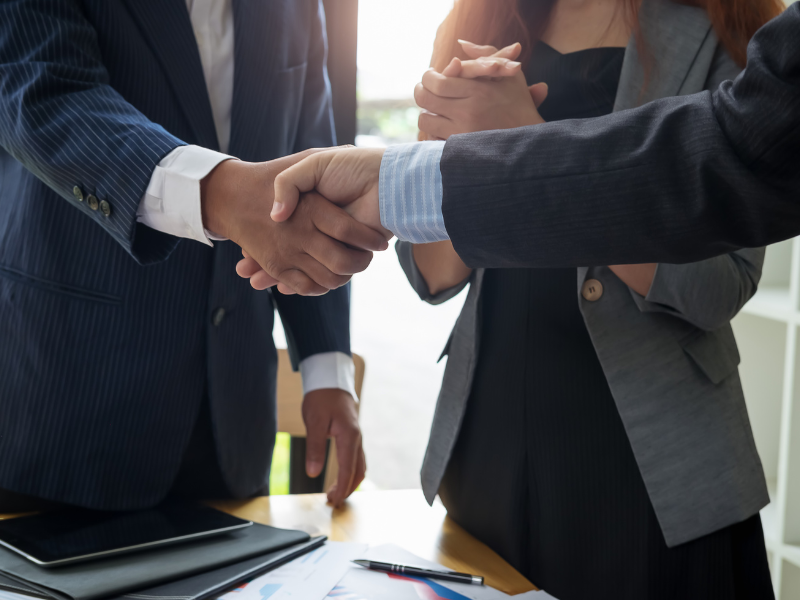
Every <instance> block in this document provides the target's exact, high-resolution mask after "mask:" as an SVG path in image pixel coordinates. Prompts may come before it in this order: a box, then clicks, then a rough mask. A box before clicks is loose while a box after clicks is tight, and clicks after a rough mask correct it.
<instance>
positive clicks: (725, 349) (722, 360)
mask: <svg viewBox="0 0 800 600" xmlns="http://www.w3.org/2000/svg"><path fill="white" fill-rule="evenodd" d="M681 347H682V348H683V349H684V351H685V352H686V354H688V355H689V356H690V357H691V358H692V359H693V360H694V362H695V363H696V364H697V366H698V367H700V369H701V370H702V371H703V373H705V374H706V376H707V377H708V378H709V379H710V380H711V381H712V382H713V383H714V384H718V383H720V382H721V381H723V380H724V379H725V378H726V377H728V376H729V375H730V374H731V373H733V372H734V371H735V370H736V368H737V367H738V366H739V363H740V362H741V360H742V359H741V357H740V356H739V348H738V347H737V345H736V338H735V337H734V336H733V329H731V326H730V325H726V326H725V327H721V328H720V329H717V330H716V331H698V332H697V333H695V334H693V335H690V336H689V337H688V338H686V339H684V340H682V341H681Z"/></svg>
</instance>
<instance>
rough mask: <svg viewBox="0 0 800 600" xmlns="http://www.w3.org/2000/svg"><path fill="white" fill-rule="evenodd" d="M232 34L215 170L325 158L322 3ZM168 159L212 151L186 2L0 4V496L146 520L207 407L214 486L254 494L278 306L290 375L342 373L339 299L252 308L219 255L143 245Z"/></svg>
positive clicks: (270, 11)
mask: <svg viewBox="0 0 800 600" xmlns="http://www.w3.org/2000/svg"><path fill="white" fill-rule="evenodd" d="M234 25H235V32H236V38H235V81H234V93H233V114H232V132H231V143H230V153H231V154H233V155H235V156H237V157H239V158H241V159H243V160H248V161H263V160H268V159H272V158H277V157H280V156H283V155H286V154H289V153H291V152H294V151H299V150H302V149H305V148H308V147H313V146H328V145H331V144H332V143H333V142H334V133H333V118H332V111H331V103H330V90H329V83H328V79H327V74H326V70H325V59H326V38H325V29H324V16H323V12H322V8H321V4H320V3H319V1H318V0H234ZM182 144H197V145H200V146H205V147H208V148H212V149H216V148H217V140H216V133H215V128H214V122H213V118H212V113H211V107H210V104H209V100H208V95H207V92H206V88H205V82H204V78H203V72H202V67H201V63H200V58H199V53H198V49H197V44H196V41H195V38H194V34H193V31H192V27H191V23H190V20H189V16H188V13H187V10H186V5H185V1H184V0H4V1H3V2H0V146H2V149H0V488H4V489H8V490H12V491H15V492H19V493H24V494H31V495H35V496H38V497H43V498H47V499H53V500H59V501H64V502H70V503H74V504H78V505H84V506H90V507H96V508H107V509H131V508H139V507H144V506H147V505H152V504H154V503H156V502H158V501H159V500H160V499H161V498H163V496H164V495H165V494H166V493H167V491H168V490H169V488H170V485H171V483H172V480H173V478H174V476H175V474H176V472H177V469H178V467H179V465H180V462H181V458H182V453H183V451H184V448H185V447H186V445H187V443H188V440H189V436H190V433H191V430H192V427H193V423H194V418H195V415H196V414H197V412H198V409H199V406H200V404H201V401H202V400H203V398H204V395H205V394H206V393H207V394H208V397H209V399H210V402H211V412H212V416H213V422H214V429H215V437H216V441H217V446H218V454H219V459H220V465H221V467H222V471H223V474H224V475H225V478H226V482H227V484H228V486H229V488H230V489H231V492H232V493H234V494H236V495H237V496H246V495H250V494H252V493H254V492H256V491H257V490H259V489H261V488H262V487H264V485H265V482H266V477H267V475H268V472H269V464H270V460H271V456H272V445H273V441H274V432H275V374H276V352H275V347H274V344H273V341H272V327H273V319H274V308H273V302H274V304H275V305H276V306H277V308H278V310H279V312H280V313H281V316H282V319H283V321H284V324H285V327H286V330H287V337H288V338H289V339H290V344H291V346H292V349H293V358H294V360H295V361H297V360H299V359H302V358H305V357H307V356H310V355H312V354H315V353H318V352H327V351H342V352H348V353H349V351H350V339H349V297H348V290H347V289H341V290H338V291H336V292H332V293H330V294H328V295H327V296H324V297H321V298H301V297H286V296H281V295H280V294H274V295H272V294H267V293H260V294H259V293H255V292H254V291H253V290H252V289H251V288H250V287H249V285H248V283H247V282H246V281H244V280H241V279H240V278H239V277H238V276H236V274H235V271H234V265H235V264H236V262H237V260H238V259H239V257H240V253H239V251H238V248H237V247H236V246H235V245H234V244H233V243H231V242H222V243H217V244H216V246H215V248H214V249H211V248H208V247H206V246H204V245H202V244H199V243H196V242H193V241H186V240H184V241H181V240H179V239H178V238H175V237H172V236H168V235H164V234H162V233H159V232H156V231H155V230H152V229H149V228H147V227H145V226H142V225H137V223H136V209H137V206H138V204H139V200H140V199H141V197H142V195H143V194H144V192H145V189H146V188H147V185H148V182H149V179H150V176H151V174H152V172H153V169H154V168H155V166H156V165H157V164H158V162H159V161H160V160H161V158H163V157H164V156H165V155H166V154H168V153H169V152H170V151H171V150H173V149H174V148H175V147H177V146H179V145H182ZM74 186H79V187H81V188H82V189H83V190H84V193H85V194H87V195H88V194H94V195H95V196H96V197H97V198H98V199H99V200H106V201H107V202H108V203H109V205H110V207H111V214H110V216H104V214H103V213H102V211H98V210H92V209H91V208H90V207H89V206H87V202H86V201H84V202H78V201H77V200H76V199H75V197H74V196H73V192H72V190H73V187H74ZM218 308H224V309H225V311H226V313H225V315H226V316H225V318H224V319H223V320H222V322H221V323H219V325H214V324H213V323H212V319H211V315H212V314H214V312H215V311H216V309H218Z"/></svg>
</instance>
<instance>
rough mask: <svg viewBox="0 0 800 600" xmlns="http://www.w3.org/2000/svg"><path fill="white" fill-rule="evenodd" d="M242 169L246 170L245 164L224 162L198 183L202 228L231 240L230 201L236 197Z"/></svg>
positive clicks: (236, 161)
mask: <svg viewBox="0 0 800 600" xmlns="http://www.w3.org/2000/svg"><path fill="white" fill-rule="evenodd" d="M243 167H245V168H246V163H243V162H241V161H239V160H235V159H232V160H226V161H223V162H221V163H220V164H218V165H217V166H216V167H215V168H214V169H213V170H212V171H211V172H210V173H209V174H208V175H206V176H205V177H204V178H203V179H202V180H201V181H200V209H201V211H202V215H203V227H204V228H205V229H206V230H208V231H213V232H214V233H215V234H217V235H219V236H221V237H224V238H228V239H233V236H232V235H231V233H232V232H231V224H230V219H231V217H232V216H233V213H234V212H235V211H233V210H232V207H231V200H233V199H234V198H235V197H236V196H237V193H236V192H237V191H236V188H237V187H238V186H240V185H241V180H242V177H241V175H242V168H243Z"/></svg>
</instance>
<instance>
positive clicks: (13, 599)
mask: <svg viewBox="0 0 800 600" xmlns="http://www.w3.org/2000/svg"><path fill="white" fill-rule="evenodd" d="M0 600H31V596H23V595H21V594H14V593H13V592H6V591H4V590H0Z"/></svg>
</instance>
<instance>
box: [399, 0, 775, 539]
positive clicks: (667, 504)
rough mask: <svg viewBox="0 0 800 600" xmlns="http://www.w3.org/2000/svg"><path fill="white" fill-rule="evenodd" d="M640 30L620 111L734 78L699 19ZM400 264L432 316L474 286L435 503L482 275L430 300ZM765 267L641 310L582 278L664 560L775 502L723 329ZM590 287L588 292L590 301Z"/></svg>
mask: <svg viewBox="0 0 800 600" xmlns="http://www.w3.org/2000/svg"><path fill="white" fill-rule="evenodd" d="M640 22H641V26H642V31H643V34H644V37H645V40H646V41H647V45H648V48H649V52H650V56H651V60H652V62H651V63H650V68H651V73H650V76H649V83H648V86H647V88H646V89H645V91H644V92H643V91H642V88H643V83H644V81H645V75H644V68H643V62H644V61H643V60H641V59H640V56H639V53H638V51H637V48H636V42H635V40H633V39H632V40H631V42H630V43H629V44H628V47H627V49H626V52H625V59H624V62H623V67H622V74H621V79H620V83H619V88H618V90H617V98H616V102H615V107H614V110H615V111H618V110H624V109H626V108H631V107H635V106H638V105H640V104H643V103H645V102H648V101H650V100H653V99H656V98H661V97H667V96H675V95H683V94H691V93H695V92H698V91H702V90H706V89H716V88H717V86H718V85H719V83H720V82H721V81H724V80H726V79H732V78H734V77H735V76H736V75H737V74H738V73H739V68H738V67H737V66H736V64H735V63H734V62H733V61H732V60H731V59H730V57H729V56H728V55H727V54H726V52H725V51H724V50H723V49H722V48H721V46H720V45H719V43H718V40H717V38H716V36H715V34H714V32H713V30H712V28H711V25H710V22H709V19H708V17H707V15H706V13H705V11H703V10H702V9H698V8H693V7H688V6H685V5H680V4H676V3H673V2H670V1H669V0H645V1H644V2H643V4H642V8H641V12H640ZM622 176H624V175H622ZM397 253H398V256H399V258H400V263H401V264H402V266H403V269H404V271H405V273H406V275H407V277H408V279H409V281H410V282H411V284H412V286H413V287H414V289H415V290H416V291H417V293H418V294H419V296H420V297H421V298H422V299H423V300H426V301H427V302H430V303H431V304H439V303H441V302H445V301H446V300H449V299H450V298H452V297H453V296H455V295H456V294H457V293H458V292H460V291H461V290H462V289H463V288H464V287H465V286H466V285H467V283H469V285H470V289H469V293H468V295H467V299H466V302H465V304H464V308H463V310H462V312H461V315H460V316H459V318H458V320H457V322H456V325H455V327H454V328H453V332H452V334H451V335H450V340H449V341H448V343H447V346H446V347H445V350H444V352H443V353H442V356H444V355H445V354H449V359H448V363H447V368H446V370H445V374H444V380H443V382H442V389H441V392H440V394H439V400H438V403H437V406H436V412H435V415H434V420H433V426H432V429H431V436H430V440H429V442H428V449H427V452H426V455H425V460H424V463H423V466H422V473H421V475H422V487H423V491H424V493H425V497H426V498H427V500H428V501H429V502H432V501H433V499H434V497H435V496H436V493H437V491H438V489H439V485H440V483H441V480H442V476H443V474H444V471H445V468H446V467H447V463H448V461H449V459H450V455H451V453H452V450H453V446H454V444H455V441H456V437H457V436H458V431H459V427H460V425H461V420H462V417H463V415H464V410H465V407H466V402H467V399H468V397H469V393H470V388H471V385H472V379H473V375H474V370H475V364H476V362H477V359H478V348H479V343H478V342H479V341H478V336H479V332H480V311H479V306H480V296H481V287H482V282H483V273H484V271H483V270H482V269H477V270H475V271H473V273H472V275H471V276H470V278H469V279H468V280H467V281H465V282H464V283H463V284H461V285H459V286H456V287H454V288H452V289H450V290H446V291H445V292H442V293H440V294H437V295H435V296H434V295H431V294H430V292H429V291H428V287H427V285H426V284H425V281H424V280H423V278H422V276H421V274H420V272H419V270H418V268H417V266H416V263H415V262H414V259H413V254H412V246H411V245H410V244H408V243H405V242H398V244H397ZM763 260H764V249H763V248H760V249H747V250H740V251H738V252H734V253H731V254H727V255H723V256H719V257H717V258H712V259H709V260H705V261H702V262H697V263H691V264H683V265H674V264H660V265H659V266H658V268H657V270H656V274H655V278H654V280H653V284H652V287H651V289H650V292H649V294H648V295H647V297H646V298H644V297H642V296H640V295H638V294H637V293H636V292H634V291H632V290H630V289H629V288H628V287H627V286H626V285H625V284H624V283H622V281H621V280H620V279H618V278H617V277H616V276H615V275H614V274H613V273H612V272H611V270H610V269H608V267H602V266H601V267H581V268H579V269H578V281H577V294H578V302H579V304H580V309H581V312H582V314H583V318H584V321H585V323H586V327H587V329H588V331H589V334H590V336H591V338H592V342H593V343H594V346H595V350H596V351H597V354H598V357H599V359H600V362H601V364H602V366H603V370H604V372H605V375H606V378H607V380H608V384H609V387H610V388H611V392H612V394H613V396H614V400H615V402H616V404H617V408H618V410H619V413H620V416H621V417H622V421H623V424H624V426H625V430H626V432H627V434H628V439H629V440H630V443H631V446H632V448H633V452H634V455H635V457H636V461H637V463H638V465H639V470H640V472H641V474H642V478H643V479H644V483H645V486H646V488H647V491H648V494H649V497H650V500H651V502H652V503H653V508H654V509H655V513H656V516H657V517H658V521H659V524H660V525H661V529H662V532H663V534H664V537H665V539H666V542H667V544H668V546H670V547H672V546H676V545H678V544H681V543H684V542H687V541H690V540H693V539H696V538H698V537H701V536H703V535H706V534H708V533H711V532H713V531H716V530H718V529H721V528H723V527H726V526H728V525H731V524H733V523H737V522H740V521H742V520H744V519H746V518H748V517H750V516H752V515H753V514H755V513H757V512H758V511H759V510H760V509H761V508H762V507H763V506H765V505H766V504H767V503H768V502H769V496H768V495H767V487H766V481H765V479H764V473H763V469H762V466H761V461H760V459H759V456H758V453H757V451H756V447H755V443H754V441H753V435H752V432H751V429H750V422H749V419H748V416H747V409H746V407H745V402H744V396H743V393H742V387H741V382H740V380H739V373H738V369H737V366H738V364H739V360H740V359H739V352H738V349H737V346H736V340H735V339H734V336H733V330H732V329H731V325H730V321H731V319H732V318H733V317H734V316H735V315H736V314H737V313H738V312H739V310H740V309H741V308H742V306H743V305H744V304H745V303H746V302H747V301H748V300H749V299H750V298H751V297H752V296H753V294H754V293H755V292H756V287H757V284H758V281H759V279H760V277H761V267H762V264H763ZM587 282H588V283H587ZM597 282H599V283H600V285H599V286H598V285H597ZM585 287H586V288H588V287H592V290H593V292H594V295H593V294H590V293H588V290H586V289H584V288H585ZM601 290H602V291H601ZM582 291H583V292H584V293H582ZM584 296H587V297H589V298H591V300H589V299H587V298H585V297H584ZM598 296H599V298H598Z"/></svg>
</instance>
